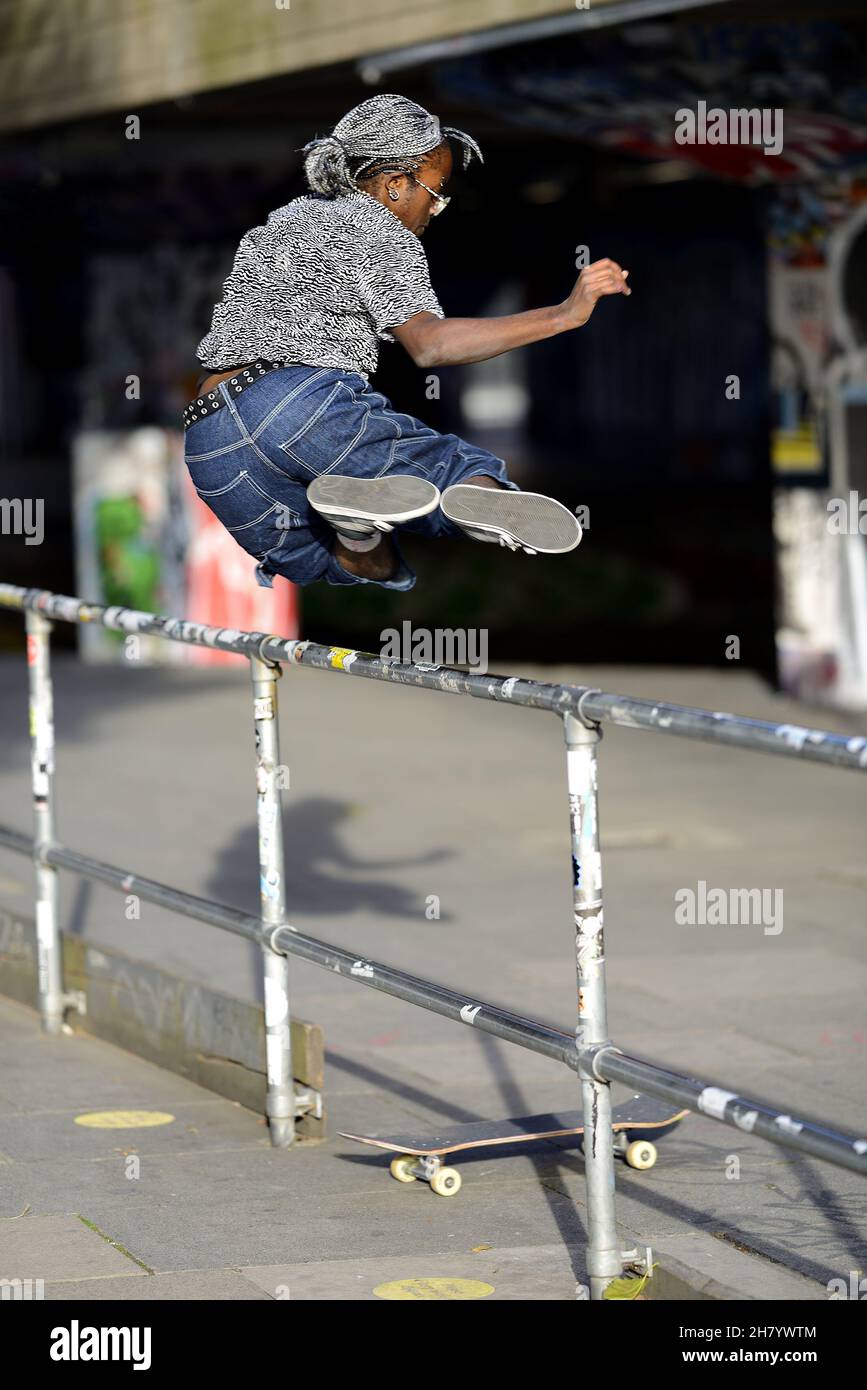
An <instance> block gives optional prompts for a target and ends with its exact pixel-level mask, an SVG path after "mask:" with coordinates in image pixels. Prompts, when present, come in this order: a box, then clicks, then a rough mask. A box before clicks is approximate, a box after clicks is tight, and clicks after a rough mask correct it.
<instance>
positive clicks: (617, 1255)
mask: <svg viewBox="0 0 867 1390" xmlns="http://www.w3.org/2000/svg"><path fill="white" fill-rule="evenodd" d="M0 608H8V609H14V610H18V611H23V612H24V615H25V623H26V628H27V662H28V673H29V689H30V733H31V754H32V756H31V771H32V783H33V806H34V817H35V823H36V833H35V836H34V838H33V840H28V839H27V837H25V836H23V835H21V833H20V832H18V831H14V830H11V829H9V828H8V827H5V826H0V846H3V847H6V848H9V849H12V850H14V851H17V852H20V853H31V854H32V856H33V863H34V869H35V876H36V940H37V956H38V988H39V999H40V1007H41V1010H42V1019H43V1026H44V1027H45V1029H46V1031H48V1032H49V1033H55V1034H56V1033H60V1032H61V1031H62V1028H63V1018H64V1010H65V1009H67V1008H73V1007H78V1008H81V1007H82V1005H81V1001H80V999H78V998H77V997H76V995H75V994H74V993H68V992H66V991H65V989H64V984H63V960H62V946H61V939H60V926H59V913H58V883H57V872H58V869H61V868H64V869H71V870H73V872H77V873H79V874H83V875H84V876H85V877H88V878H93V879H96V880H97V881H100V882H103V883H106V884H108V885H109V886H111V887H113V888H115V889H116V890H119V891H125V892H126V891H135V892H137V893H138V894H139V896H141V897H142V898H144V899H145V900H147V901H150V902H153V903H156V904H159V905H161V906H165V907H170V908H172V909H174V910H176V911H179V912H181V913H183V914H185V915H186V916H190V917H195V918H197V919H198V920H201V921H207V922H209V923H211V924H212V925H213V926H217V927H221V928H223V929H224V930H228V931H233V932H235V933H237V934H240V935H244V936H248V937H250V938H251V939H252V940H254V941H257V942H258V944H259V945H260V947H261V950H262V964H263V973H264V997H265V1032H266V1048H265V1057H266V1081H267V1089H266V1097H265V1110H266V1114H267V1116H268V1121H269V1126H270V1130H271V1138H272V1142H273V1143H274V1144H276V1145H278V1146H280V1147H286V1146H288V1145H289V1144H291V1143H292V1140H293V1137H294V1126H295V1118H296V1116H297V1115H298V1114H299V1113H301V1112H300V1111H299V1110H298V1105H299V1103H302V1104H306V1103H307V1102H299V1099H298V1098H297V1097H296V1096H295V1093H294V1087H293V1080H292V1078H293V1072H292V1056H291V1034H290V998H289V972H288V957H289V956H300V957H302V958H304V959H306V960H309V961H311V962H312V963H313V964H317V965H320V966H322V967H323V968H325V969H328V970H336V971H337V972H338V973H340V974H344V975H345V976H346V977H348V978H351V979H352V980H354V981H356V982H357V983H360V984H364V985H366V986H368V987H370V988H373V989H376V990H381V991H383V992H384V993H386V994H391V995H394V996H395V997H397V998H400V999H404V1000H406V1001H407V1002H409V1003H412V1004H416V1005H418V1006H420V1007H422V1008H425V1009H427V1010H429V1011H431V1012H434V1013H439V1014H442V1015H443V1016H445V1017H447V1018H449V1019H451V1020H452V1021H453V1022H456V1023H458V1022H459V1023H462V1024H464V1025H466V1026H470V1027H474V1028H480V1029H481V1030H482V1031H484V1032H489V1033H493V1034H494V1035H496V1036H499V1037H501V1038H504V1039H506V1040H507V1041H509V1042H513V1043H517V1044H518V1045H519V1046H523V1047H528V1048H530V1049H531V1050H533V1051H536V1052H540V1053H543V1054H544V1055H546V1056H548V1057H550V1058H554V1059H556V1060H559V1061H561V1062H565V1063H566V1065H568V1066H570V1067H571V1068H572V1069H573V1070H574V1071H576V1072H577V1073H578V1076H579V1079H580V1086H581V1093H582V1108H583V1115H584V1126H585V1139H584V1143H583V1154H584V1168H585V1180H586V1185H587V1218H588V1246H587V1271H588V1274H589V1277H590V1292H591V1297H593V1298H601V1297H603V1296H604V1292H605V1289H606V1288H607V1286H608V1284H609V1283H610V1281H611V1280H612V1279H613V1278H616V1277H617V1275H618V1274H619V1273H622V1269H623V1256H622V1251H621V1249H620V1240H619V1237H618V1233H617V1230H616V1226H615V1216H614V1188H615V1179H614V1131H613V1129H612V1110H611V1094H610V1083H611V1082H612V1081H617V1082H622V1083H624V1084H626V1085H630V1086H633V1087H635V1088H638V1089H640V1090H643V1091H644V1093H645V1094H647V1095H650V1096H656V1097H657V1098H659V1099H662V1100H666V1101H668V1102H669V1103H673V1104H674V1105H675V1106H676V1107H679V1108H683V1109H689V1110H692V1111H696V1112H699V1113H701V1114H704V1115H707V1116H709V1117H710V1118H712V1119H714V1120H716V1121H718V1122H720V1123H722V1124H726V1125H730V1126H733V1127H735V1128H737V1129H740V1130H742V1131H744V1132H745V1133H748V1134H755V1135H757V1136H759V1137H761V1138H763V1139H767V1140H770V1141H771V1142H773V1143H775V1144H778V1145H782V1146H784V1147H788V1148H792V1149H796V1150H800V1151H801V1152H802V1153H806V1154H810V1155H812V1156H814V1157H817V1158H821V1159H824V1160H826V1161H828V1162H830V1163H834V1164H836V1165H837V1166H839V1167H843V1168H848V1169H850V1170H854V1171H856V1172H859V1173H862V1174H864V1175H867V1139H864V1138H858V1137H856V1136H855V1135H852V1134H844V1133H842V1132H840V1131H837V1130H834V1129H831V1128H830V1127H827V1126H824V1125H816V1124H814V1123H812V1122H810V1121H808V1120H806V1119H803V1118H799V1117H796V1116H793V1115H791V1114H789V1113H785V1114H783V1113H782V1112H781V1111H779V1110H776V1109H775V1108H774V1107H773V1106H771V1105H767V1104H765V1103H764V1102H759V1101H757V1100H751V1099H749V1098H747V1097H744V1096H741V1095H738V1094H737V1093H735V1092H733V1091H729V1090H727V1089H724V1088H722V1087H721V1086H719V1085H715V1084H713V1083H710V1082H707V1081H703V1080H699V1079H698V1078H697V1077H691V1076H688V1075H685V1074H682V1073H679V1072H674V1071H670V1070H669V1069H668V1068H665V1067H659V1066H657V1065H656V1064H654V1063H652V1062H648V1061H645V1060H643V1059H641V1058H638V1057H632V1056H628V1055H627V1054H626V1053H624V1052H623V1051H621V1049H620V1048H618V1047H616V1046H615V1044H614V1043H613V1041H612V1040H611V1038H610V1037H609V1034H608V1022H607V1000H606V988H605V944H604V932H603V913H602V855H601V845H600V839H599V820H598V757H597V749H598V744H599V739H600V737H601V728H600V725H601V724H602V723H603V722H604V721H608V722H610V723H614V724H619V725H621V726H625V727H627V728H645V729H652V730H656V731H658V732H664V733H672V734H677V735H680V736H681V737H686V738H697V739H702V740H704V741H707V742H711V743H721V744H728V745H736V746H740V747H743V748H746V749H751V750H753V751H766V752H774V753H780V754H784V755H787V756H790V757H797V758H803V759H810V760H813V761H817V762H822V763H825V764H826V765H828V764H833V765H836V766H842V767H849V768H852V769H854V770H857V771H865V770H867V739H865V738H863V737H855V738H846V737H844V736H843V735H840V734H832V733H829V732H827V731H824V730H819V729H814V730H810V729H806V728H801V727H800V726H794V725H789V724H772V723H765V722H763V721H760V720H754V719H745V718H743V717H741V716H738V715H729V714H720V713H714V712H713V711H710V710H702V709H692V708H690V707H688V706H679V705H670V704H666V703H663V702H661V701H660V702H657V703H653V702H651V701H648V700H636V699H633V698H632V697H629V696H621V695H611V694H606V693H604V692H603V691H601V690H595V689H592V688H590V687H587V686H575V685H564V684H552V683H549V682H545V681H536V680H531V679H527V678H524V677H520V676H509V677H503V676H491V675H487V674H482V673H481V672H478V671H476V672H473V671H469V672H467V671H459V670H455V669H453V668H450V667H444V666H434V665H428V664H421V663H415V664H413V663H404V662H399V661H395V660H392V659H390V658H385V657H381V656H374V655H371V654H370V653H367V652H357V651H353V650H351V649H350V648H346V647H326V646H322V645H320V644H317V643H314V642H306V641H300V640H297V639H291V640H290V639H285V638H282V637H278V636H275V635H273V634H269V633H262V632H239V631H235V630H234V629H227V628H213V627H207V626H205V625H204V624H202V623H191V622H189V621H187V620H185V619H181V618H167V617H160V616H159V615H157V614H153V613H141V612H137V611H135V610H133V609H128V608H111V607H104V606H102V605H98V604H88V603H84V602H83V601H82V600H81V599H78V598H70V597H66V596H64V595H61V594H52V593H51V592H49V591H48V590H42V589H22V588H18V587H16V586H14V585H10V584H2V585H0ZM51 619H59V620H61V621H64V622H70V623H99V624H101V625H102V626H104V627H108V628H112V629H114V630H116V631H119V632H125V633H128V634H143V635H152V636H156V637H161V638H165V639H168V640H171V641H179V642H186V643H191V644H193V645H196V646H203V647H212V648H217V649H219V650H223V651H232V652H236V653H237V654H238V655H240V656H244V657H246V658H247V660H248V663H249V668H250V675H251V678H252V694H253V721H254V725H255V732H256V739H255V747H256V789H257V823H258V831H259V834H258V848H259V870H260V908H261V915H260V917H259V918H258V919H256V918H251V917H248V916H247V915H246V914H243V913H239V912H237V911H234V910H233V909H231V908H227V907H226V906H224V905H221V904H218V903H212V902H209V901H208V900H206V899H201V898H195V897H193V896H192V895H191V894H186V893H182V892H180V891H179V890H177V889H175V888H172V887H170V886H169V885H167V884H161V883H158V882H156V881H154V880H150V879H144V878H141V877H139V876H138V875H135V874H133V873H130V872H129V871H128V870H126V869H122V868H117V867H115V866H113V865H111V864H106V863H104V862H102V861H100V860H96V859H93V858H91V857H90V856H87V855H83V854H80V853H79V852H78V851H76V850H73V849H69V848H67V847H65V846H63V845H61V844H59V843H58V841H57V838H56V836H55V833H54V796H53V782H54V770H55V769H54V716H53V694H52V682H51V669H50V642H49V637H50V633H51V628H52V623H51ZM284 662H288V663H295V664H301V665H307V666H313V667H314V668H318V669H324V670H331V671H341V672H343V673H344V674H347V675H355V676H362V677H365V678H367V679H372V680H386V681H392V682H395V683H398V684H401V685H410V686H418V687H421V688H423V689H429V690H440V691H443V692H446V693H449V694H457V695H470V696H473V697H475V698H477V699H484V700H489V701H491V702H493V703H501V704H502V703H509V704H514V705H519V706H524V707H529V708H533V709H546V710H549V711H551V712H553V713H557V714H558V715H560V716H561V721H562V725H563V733H564V736H565V742H566V782H567V790H568V800H569V820H570V832H571V834H570V838H571V861H572V881H573V923H574V925H573V928H572V930H573V932H574V940H575V956H576V971H577V983H578V1022H577V1027H576V1030H575V1036H574V1041H573V1040H571V1039H570V1037H569V1035H567V1034H563V1033H562V1032H561V1030H559V1029H557V1028H555V1027H553V1026H552V1025H550V1024H545V1023H541V1022H539V1021H537V1020H533V1019H529V1018H524V1017H522V1016H520V1015H516V1014H513V1013H512V1012H511V1011H509V1010H505V1009H503V1008H502V1007H500V1006H499V1005H496V1004H492V1003H488V1002H483V1001H481V1000H472V999H467V998H466V996H465V995H464V994H463V993H462V992H460V991H458V990H455V989H452V988H451V987H449V986H445V985H440V984H437V983H436V982H434V981H432V980H424V979H420V978H418V977H416V976H410V975H408V974H406V972H404V971H401V970H397V969H395V968H394V967H392V966H389V965H386V964H384V963H382V962H379V961H373V960H371V959H369V958H367V959H364V960H356V959H354V954H353V953H352V952H349V951H346V950H344V949H343V948H341V947H336V946H332V945H329V944H328V943H326V942H323V941H318V940H317V939H315V938H313V937H308V936H306V935H305V934H303V933H300V932H298V931H297V930H296V929H295V928H294V927H292V926H291V924H290V922H289V920H288V915H287V908H288V904H287V901H286V893H285V886H286V872H285V863H284V854H283V830H282V817H281V797H280V788H281V786H282V782H281V779H280V776H279V772H280V769H281V766H282V765H281V763H280V737H279V718H278V714H279V711H278V701H277V684H278V682H277V677H278V676H279V675H280V669H281V667H282V664H283V663H284ZM433 1161H434V1160H433V1159H432V1160H431V1162H433Z"/></svg>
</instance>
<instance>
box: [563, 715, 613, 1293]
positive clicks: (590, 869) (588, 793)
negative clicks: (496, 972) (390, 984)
mask: <svg viewBox="0 0 867 1390" xmlns="http://www.w3.org/2000/svg"><path fill="white" fill-rule="evenodd" d="M563 725H564V734H565V737H566V777H567V783H568V788H569V826H570V832H571V839H572V895H573V906H574V919H575V954H576V966H577V973H578V1026H577V1028H576V1030H575V1041H576V1044H577V1048H578V1053H579V1055H580V1054H581V1053H583V1052H585V1051H586V1050H587V1049H588V1048H596V1047H602V1046H606V1045H609V1038H608V1012H607V1003H606V997H605V938H604V933H603V926H602V856H601V854H600V850H599V814H598V793H597V759H596V750H597V747H598V745H599V740H600V737H601V735H600V732H599V729H598V728H597V727H595V726H591V725H587V724H582V723H581V722H580V721H579V720H578V719H576V718H575V716H574V715H571V714H567V715H566V717H565V719H564V721H563ZM580 1075H581V1099H582V1105H583V1108H584V1145H583V1148H584V1177H585V1182H586V1184H587V1273H588V1275H589V1276H590V1297H591V1299H600V1298H602V1296H603V1294H604V1292H605V1289H606V1288H607V1287H608V1285H609V1284H610V1282H611V1280H612V1279H614V1278H616V1277H617V1276H618V1275H620V1274H622V1273H623V1260H622V1257H621V1254H620V1243H619V1241H618V1238H617V1227H616V1225H615V1218H614V1131H613V1129H612V1128H611V1087H610V1085H609V1084H608V1082H607V1081H606V1080H605V1079H604V1077H599V1076H596V1075H595V1074H594V1072H593V1071H592V1070H586V1069H585V1068H583V1067H582V1069H581V1073H580Z"/></svg>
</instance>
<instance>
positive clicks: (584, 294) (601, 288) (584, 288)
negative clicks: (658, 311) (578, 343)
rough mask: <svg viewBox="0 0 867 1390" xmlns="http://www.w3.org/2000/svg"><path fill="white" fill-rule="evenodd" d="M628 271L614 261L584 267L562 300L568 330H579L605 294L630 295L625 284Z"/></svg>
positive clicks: (599, 262)
mask: <svg viewBox="0 0 867 1390" xmlns="http://www.w3.org/2000/svg"><path fill="white" fill-rule="evenodd" d="M628 274H629V271H628V270H623V269H622V268H621V267H620V266H619V265H618V264H617V262H616V261H610V260H607V259H606V260H604V261H594V262H593V264H592V265H588V266H585V268H584V269H583V270H582V272H581V274H580V275H579V276H578V279H577V280H576V281H575V288H574V289H573V291H572V293H571V294H570V296H569V298H568V299H564V301H563V304H562V306H561V307H562V310H563V313H564V315H565V317H566V320H567V322H568V324H569V327H570V328H580V327H581V325H582V324H584V323H586V322H587V320H588V319H589V317H590V315H591V314H592V313H593V310H594V309H595V308H596V305H597V303H598V301H599V300H600V299H601V298H602V296H603V295H606V294H631V293H632V291H631V289H630V288H629V286H628V285H627V283H626V277H627V276H628Z"/></svg>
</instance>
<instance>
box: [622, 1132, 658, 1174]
mask: <svg viewBox="0 0 867 1390" xmlns="http://www.w3.org/2000/svg"><path fill="white" fill-rule="evenodd" d="M626 1162H627V1163H628V1164H629V1166H630V1168H652V1167H653V1165H654V1163H655V1162H656V1145H655V1144H651V1142H650V1140H649V1139H635V1140H633V1142H632V1143H631V1144H630V1145H629V1146H628V1148H627V1150H626Z"/></svg>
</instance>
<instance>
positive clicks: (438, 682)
mask: <svg viewBox="0 0 867 1390" xmlns="http://www.w3.org/2000/svg"><path fill="white" fill-rule="evenodd" d="M0 608H10V609H16V610H19V611H20V610H31V611H36V612H40V613H42V614H43V615H44V616H46V617H49V618H52V619H54V620H57V621H62V622H71V623H79V622H88V623H99V624H100V625H101V626H103V627H107V628H110V629H112V631H117V632H128V633H150V634H153V635H154V636H157V637H165V638H167V639H169V640H170V641H173V642H184V643H187V644H191V645H193V646H203V647H214V648H217V649H219V650H221V651H232V652H238V653H239V654H240V655H241V656H247V657H253V656H257V657H260V658H262V659H264V660H267V661H276V662H281V663H282V662H286V663H289V664H295V665H301V666H313V667H316V668H317V669H318V670H323V671H332V672H338V673H342V674H344V675H350V676H360V677H362V678H364V679H367V680H381V681H389V682H391V683H392V684H395V685H412V686H419V687H420V688H422V689H424V690H438V691H441V692H442V693H445V694H450V695H469V696H471V697H473V698H474V699H479V700H490V701H492V702H494V703H495V704H499V703H503V704H510V705H521V706H523V707H525V708H529V709H543V710H549V711H552V712H553V713H555V714H559V715H561V716H563V715H566V714H574V715H575V716H576V718H577V719H579V720H582V721H587V720H590V721H593V722H595V723H610V724H616V725H619V726H620V727H622V728H628V729H648V730H653V731H654V732H657V733H665V734H671V735H674V736H676V737H679V738H694V739H700V740H702V741H703V742H706V743H716V744H721V745H723V746H726V747H735V748H745V749H752V750H755V751H758V752H764V753H778V754H780V755H782V756H784V757H789V758H797V759H800V760H802V761H807V762H818V763H825V764H829V765H832V766H835V767H846V768H850V769H852V770H853V771H857V772H867V737H865V736H863V735H858V736H855V737H849V736H847V735H845V734H834V733H830V732H829V731H828V730H824V729H811V728H807V727H803V726H801V725H795V724H788V723H779V724H775V723H770V722H767V721H765V720H761V719H746V718H744V717H742V716H741V715H735V714H725V713H720V712H714V711H711V710H703V709H692V708H690V707H689V706H683V705H673V704H670V703H668V702H667V701H664V700H639V699H634V698H633V697H632V696H629V695H614V694H607V693H605V692H604V691H601V690H594V689H592V688H590V687H588V686H580V685H562V684H553V683H551V682H548V681H536V680H529V679H525V678H524V677H522V676H494V675H481V674H479V673H475V672H472V671H458V670H454V669H452V668H450V667H446V666H438V667H431V666H429V665H424V664H423V663H409V662H407V663H401V662H397V661H393V660H391V659H390V658H386V657H380V656H375V655H373V654H371V653H370V652H357V651H353V650H351V649H349V648H346V647H327V646H323V645H321V644H318V643H315V642H300V641H295V640H292V639H287V638H284V637H277V636H274V635H269V634H268V633H264V632H238V631H236V630H234V629H229V628H214V627H207V626H206V625H205V624H203V623H191V622H188V621H186V620H185V619H182V618H165V617H160V616H158V615H157V614H154V613H141V612H137V611H135V610H133V609H129V608H105V607H102V606H100V605H98V604H89V603H83V602H82V601H81V599H78V598H69V597H67V596H65V595H62V594H52V593H50V592H49V591H48V590H40V589H21V588H18V587H17V586H15V585H13V584H0Z"/></svg>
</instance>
